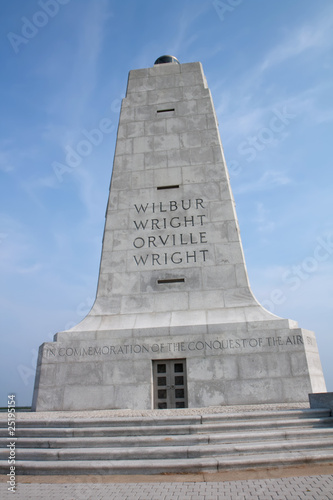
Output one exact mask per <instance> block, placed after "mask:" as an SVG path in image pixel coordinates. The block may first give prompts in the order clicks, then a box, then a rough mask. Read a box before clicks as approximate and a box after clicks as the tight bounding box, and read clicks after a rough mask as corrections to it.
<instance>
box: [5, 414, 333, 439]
mask: <svg viewBox="0 0 333 500" xmlns="http://www.w3.org/2000/svg"><path fill="white" fill-rule="evenodd" d="M300 425H301V426H302V427H309V428H311V427H325V426H327V427H328V426H333V417H328V418H307V419H301V420H298V419H295V418H290V419H282V418H281V419H277V420H274V419H270V420H250V421H245V420H244V421H243V420H240V421H233V420H230V421H228V422H218V421H215V422H213V423H209V422H207V423H203V424H199V425H180V424H179V425H165V426H161V425H155V426H154V425H147V426H144V425H139V426H133V427H127V426H126V427H118V426H117V427H114V426H111V427H96V426H95V425H93V426H89V427H37V428H21V426H20V424H19V423H17V427H16V436H17V437H111V436H126V435H127V436H143V435H145V436H153V435H154V436H156V435H160V434H161V433H163V434H170V435H183V434H197V433H212V432H232V431H234V432H237V431H242V430H256V429H260V430H262V429H277V428H290V427H298V426H300ZM7 435H8V431H7V429H0V437H7Z"/></svg>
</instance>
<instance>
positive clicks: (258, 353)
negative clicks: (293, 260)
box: [33, 56, 326, 411]
mask: <svg viewBox="0 0 333 500" xmlns="http://www.w3.org/2000/svg"><path fill="white" fill-rule="evenodd" d="M325 391H326V388H325V382H324V377H323V373H322V367H321V363H320V359H319V354H318V349H317V344H316V340H315V335H314V333H313V332H310V331H308V330H304V329H301V328H298V326H297V323H296V322H295V321H291V320H288V319H282V318H279V317H277V316H275V315H273V314H271V313H270V312H268V311H267V310H265V309H264V308H263V307H262V306H261V305H260V304H259V303H258V301H257V300H256V299H255V298H254V296H253V293H252V291H251V288H250V285H249V281H248V276H247V272H246V267H245V261H244V255H243V250H242V245H241V240H240V233H239V227H238V223H237V218H236V213H235V204H234V200H233V196H232V193H231V189H230V183H229V176H228V172H227V169H226V164H225V160H224V156H223V150H222V145H221V140H220V136H219V132H218V124H217V119H216V115H215V111H214V106H213V102H212V98H211V94H210V91H209V88H208V86H207V82H206V78H205V76H204V73H203V70H202V67H201V64H200V63H199V62H196V63H189V64H179V62H178V60H177V59H176V58H174V57H172V56H163V57H161V58H159V59H158V60H157V61H156V63H155V65H154V66H153V67H151V68H146V69H138V70H134V71H130V73H129V78H128V85H127V92H126V97H125V98H124V99H123V102H122V107H121V112H120V119H119V128H118V136H117V144H116V151H115V157H114V164H113V173H112V181H111V187H110V194H109V201H108V206H107V213H106V222H105V230H104V238H103V249H102V256H101V264H100V271H99V281H98V288H97V296H96V300H95V303H94V305H93V307H92V309H91V311H90V313H89V314H88V315H87V316H86V317H85V318H84V319H83V321H81V323H79V324H78V325H77V326H75V327H74V328H71V329H70V330H67V331H63V332H59V333H57V334H56V335H55V338H54V342H48V343H44V344H43V345H42V346H41V347H40V350H39V357H38V363H37V373H36V381H35V390H34V397H33V409H34V410H37V411H40V410H85V409H108V408H131V409H151V408H160V409H163V408H185V407H204V406H212V405H235V404H236V405H237V404H254V403H280V402H281V403H286V402H298V401H306V400H307V398H308V393H313V392H325Z"/></svg>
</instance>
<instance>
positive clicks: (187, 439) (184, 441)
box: [0, 427, 333, 449]
mask: <svg viewBox="0 0 333 500" xmlns="http://www.w3.org/2000/svg"><path fill="white" fill-rule="evenodd" d="M322 438H325V439H329V440H331V441H332V442H333V427H332V428H325V427H318V428H317V427H313V428H311V427H310V428H297V429H291V430H290V429H283V430H275V431H271V430H268V431H262V430H257V431H254V430H252V431H251V432H225V433H206V434H184V435H166V434H161V435H159V436H154V435H153V436H122V437H64V438H51V437H47V438H45V437H21V438H20V439H19V442H18V447H19V448H36V449H39V448H61V449H62V448H118V447H135V446H136V447H146V446H162V447H164V446H192V445H193V446H195V445H199V444H218V443H220V444H223V443H225V444H227V443H233V442H254V441H266V440H269V441H272V440H273V441H280V440H291V439H313V440H316V439H322ZM7 443H8V439H7V438H0V447H6V445H7Z"/></svg>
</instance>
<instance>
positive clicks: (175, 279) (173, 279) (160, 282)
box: [157, 278, 185, 285]
mask: <svg viewBox="0 0 333 500" xmlns="http://www.w3.org/2000/svg"><path fill="white" fill-rule="evenodd" d="M168 283H185V278H168V279H165V280H157V284H158V285H164V284H168Z"/></svg>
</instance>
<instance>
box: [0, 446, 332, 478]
mask: <svg viewBox="0 0 333 500" xmlns="http://www.w3.org/2000/svg"><path fill="white" fill-rule="evenodd" d="M304 463H307V464H317V465H318V464H322V463H333V449H329V450H324V451H322V450H313V451H311V452H309V451H308V450H305V451H295V452H276V453H273V454H263V455H251V456H247V455H244V456H232V455H231V456H228V457H224V456H223V457H218V456H216V457H213V458H185V459H163V460H152V459H148V460H146V459H145V460H95V461H89V460H73V461H60V460H56V461H52V460H51V461H48V462H43V461H22V460H17V462H16V467H17V470H18V471H20V474H21V475H24V474H30V475H42V474H47V475H55V474H56V475H74V474H75V475H76V474H77V475H79V474H96V475H100V474H109V475H113V474H163V473H194V472H218V471H222V470H232V469H238V470H239V469H248V468H251V469H252V468H260V467H264V468H267V467H285V466H296V465H302V464H304ZM7 470H8V463H7V461H0V471H1V472H2V473H5V471H7Z"/></svg>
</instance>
